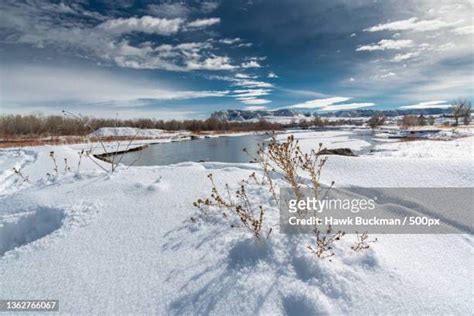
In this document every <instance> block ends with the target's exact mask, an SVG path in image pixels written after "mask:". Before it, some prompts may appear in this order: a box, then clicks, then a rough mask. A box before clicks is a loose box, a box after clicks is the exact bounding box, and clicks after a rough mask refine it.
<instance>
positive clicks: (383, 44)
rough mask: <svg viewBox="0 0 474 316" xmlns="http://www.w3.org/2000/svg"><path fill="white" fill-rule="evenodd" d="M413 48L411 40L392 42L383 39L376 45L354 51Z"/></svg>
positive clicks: (361, 47) (365, 46)
mask: <svg viewBox="0 0 474 316" xmlns="http://www.w3.org/2000/svg"><path fill="white" fill-rule="evenodd" d="M411 46H413V41H412V40H392V39H383V40H380V41H379V42H378V43H377V44H371V45H364V46H360V47H358V48H357V49H356V51H358V52H360V51H374V50H387V49H395V50H399V49H402V48H407V47H411Z"/></svg>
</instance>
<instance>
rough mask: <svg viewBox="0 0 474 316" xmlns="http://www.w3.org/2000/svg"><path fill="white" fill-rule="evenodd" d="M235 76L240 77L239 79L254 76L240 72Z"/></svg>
mask: <svg viewBox="0 0 474 316" xmlns="http://www.w3.org/2000/svg"><path fill="white" fill-rule="evenodd" d="M235 78H239V79H250V78H252V76H250V75H247V74H242V73H238V74H235Z"/></svg>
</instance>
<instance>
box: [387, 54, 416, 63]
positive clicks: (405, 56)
mask: <svg viewBox="0 0 474 316" xmlns="http://www.w3.org/2000/svg"><path fill="white" fill-rule="evenodd" d="M418 55H420V53H418V52H411V53H406V54H397V55H395V57H393V59H392V61H393V62H396V63H398V62H401V61H405V60H408V59H411V58H413V57H417V56H418Z"/></svg>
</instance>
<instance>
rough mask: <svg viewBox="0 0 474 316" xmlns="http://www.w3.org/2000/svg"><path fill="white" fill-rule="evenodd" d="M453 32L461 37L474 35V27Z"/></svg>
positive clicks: (456, 29) (462, 27)
mask: <svg viewBox="0 0 474 316" xmlns="http://www.w3.org/2000/svg"><path fill="white" fill-rule="evenodd" d="M453 32H454V33H456V34H461V35H468V34H474V25H467V26H461V27H458V28H455V29H454V30H453Z"/></svg>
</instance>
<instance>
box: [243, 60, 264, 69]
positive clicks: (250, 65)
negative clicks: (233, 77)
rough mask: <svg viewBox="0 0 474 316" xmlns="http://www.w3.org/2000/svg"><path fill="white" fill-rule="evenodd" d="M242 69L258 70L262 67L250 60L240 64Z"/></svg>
mask: <svg viewBox="0 0 474 316" xmlns="http://www.w3.org/2000/svg"><path fill="white" fill-rule="evenodd" d="M241 66H242V68H260V67H262V66H261V65H260V64H259V63H258V62H257V61H255V60H250V61H247V62H244V63H242V65H241Z"/></svg>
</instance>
